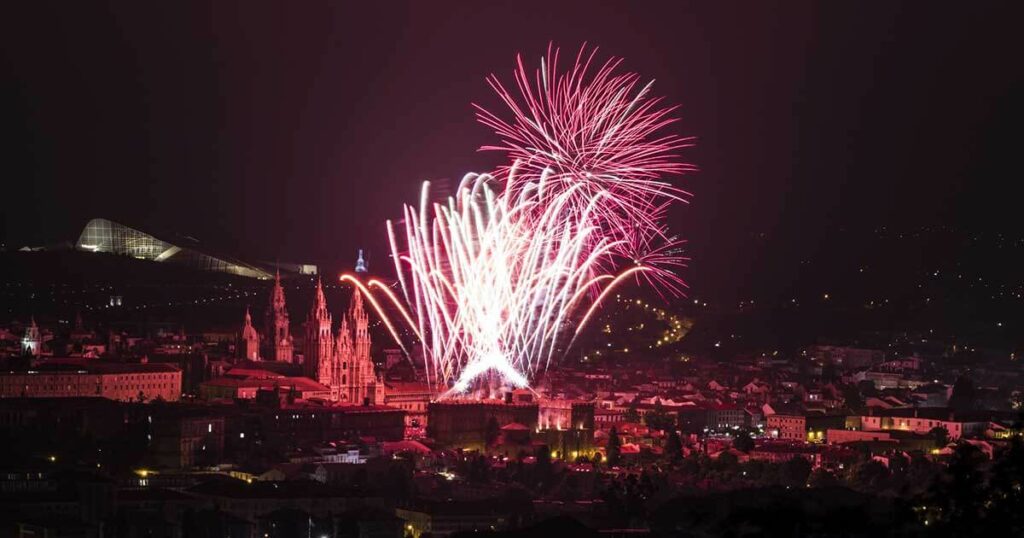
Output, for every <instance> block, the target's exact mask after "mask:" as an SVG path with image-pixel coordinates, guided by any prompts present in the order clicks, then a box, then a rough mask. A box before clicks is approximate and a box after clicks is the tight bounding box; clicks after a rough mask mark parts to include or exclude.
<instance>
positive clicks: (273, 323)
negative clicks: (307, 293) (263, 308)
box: [263, 271, 293, 362]
mask: <svg viewBox="0 0 1024 538" xmlns="http://www.w3.org/2000/svg"><path fill="white" fill-rule="evenodd" d="M289 325H290V322H289V321H288V308H287V306H286V305H285V302H284V288H283V287H281V271H278V272H277V273H276V274H275V275H274V288H273V289H272V290H271V292H270V306H269V308H267V314H266V326H265V328H264V331H263V338H264V339H265V351H264V352H263V358H264V359H266V360H271V361H279V362H292V359H293V347H292V335H291V332H290V328H289Z"/></svg>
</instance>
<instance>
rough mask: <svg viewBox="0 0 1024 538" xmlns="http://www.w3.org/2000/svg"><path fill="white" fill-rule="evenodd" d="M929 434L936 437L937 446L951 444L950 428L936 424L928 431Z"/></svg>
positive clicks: (942, 446)
mask: <svg viewBox="0 0 1024 538" xmlns="http://www.w3.org/2000/svg"><path fill="white" fill-rule="evenodd" d="M928 435H930V436H932V438H934V439H935V446H936V447H938V448H944V447H945V446H946V445H948V444H949V430H947V429H946V428H945V426H936V427H934V428H932V429H931V431H929V432H928Z"/></svg>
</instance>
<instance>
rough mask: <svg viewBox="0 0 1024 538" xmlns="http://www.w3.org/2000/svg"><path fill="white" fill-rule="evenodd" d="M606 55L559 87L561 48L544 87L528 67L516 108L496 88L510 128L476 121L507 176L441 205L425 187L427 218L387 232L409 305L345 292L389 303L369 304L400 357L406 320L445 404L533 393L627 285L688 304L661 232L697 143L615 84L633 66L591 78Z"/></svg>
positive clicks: (607, 66)
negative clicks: (469, 397) (486, 392)
mask: <svg viewBox="0 0 1024 538" xmlns="http://www.w3.org/2000/svg"><path fill="white" fill-rule="evenodd" d="M596 52H597V51H596V50H591V51H589V52H588V50H587V49H586V48H585V47H584V48H582V49H580V52H579V53H578V54H577V56H576V61H575V63H574V64H573V67H572V68H571V69H569V70H568V71H566V72H559V71H558V50H557V49H554V48H549V50H548V54H547V56H546V58H544V59H542V60H541V66H540V68H539V69H537V70H536V72H534V73H533V75H532V76H531V74H530V72H529V71H528V70H527V68H526V67H525V65H524V63H523V61H522V59H521V58H518V61H517V68H516V70H515V71H514V73H513V78H514V80H515V86H516V89H517V90H518V94H517V95H514V94H513V93H512V92H510V91H508V90H507V89H506V87H505V86H504V85H502V83H501V82H500V81H499V80H498V79H497V78H496V77H494V76H491V77H489V78H488V82H489V84H490V85H491V87H492V88H493V89H494V90H495V92H496V93H497V94H498V96H499V97H500V98H501V100H502V101H503V102H504V104H505V105H507V108H508V111H509V112H510V113H511V115H510V117H509V118H508V119H503V118H502V117H501V116H499V115H497V114H495V113H492V112H490V111H488V110H487V109H485V108H483V107H481V106H478V105H475V106H476V109H477V118H478V119H479V121H480V122H481V123H483V124H484V125H487V126H489V127H491V128H493V129H494V130H495V132H496V133H497V135H498V136H499V138H500V139H501V143H500V144H497V145H490V146H484V147H483V148H481V149H483V150H493V151H501V152H504V153H505V155H506V157H507V159H508V160H507V162H508V164H507V165H505V166H502V167H500V168H498V169H497V170H496V171H495V172H493V173H491V174H468V175H466V176H465V177H464V178H463V180H462V181H461V182H460V184H459V186H458V189H456V191H455V193H454V194H453V195H452V196H451V197H449V198H448V199H447V200H446V201H444V202H443V203H432V202H430V192H429V183H425V184H424V186H423V189H422V191H421V196H420V203H419V204H418V205H416V206H406V207H405V210H404V218H403V219H402V221H401V223H400V224H397V225H396V224H395V223H393V222H391V221H389V222H388V235H389V240H390V243H391V248H392V252H393V258H394V261H395V270H396V272H397V275H398V284H399V288H400V291H399V293H397V294H396V293H394V292H392V291H391V290H390V289H388V287H387V286H385V285H384V284H383V283H381V282H379V281H370V282H368V283H367V284H365V285H364V284H362V283H360V282H359V281H358V280H356V279H355V278H354V277H352V276H350V275H346V276H343V277H342V278H343V279H344V280H349V281H351V282H353V283H355V284H356V285H358V286H360V287H362V288H363V289H364V290H365V291H367V293H368V294H372V292H379V294H380V295H381V296H382V297H384V298H386V299H387V302H388V303H389V304H390V308H387V309H386V308H382V305H381V304H380V302H378V301H376V300H374V301H372V302H371V304H372V305H373V306H374V308H375V309H376V310H377V311H378V313H379V314H380V315H381V316H382V318H384V320H385V324H386V325H387V327H388V329H389V330H390V331H391V333H392V335H393V336H394V337H395V338H396V340H397V341H398V342H399V343H400V344H401V343H402V342H401V338H400V335H399V333H398V330H397V328H396V326H395V323H394V322H392V321H391V320H390V318H389V317H388V316H387V314H386V311H387V310H394V311H397V312H398V313H399V314H400V318H401V320H402V321H403V322H404V324H405V325H406V326H408V328H409V329H411V330H412V332H413V333H414V334H415V336H416V338H418V339H419V341H420V342H421V343H422V345H423V348H424V357H423V360H424V367H425V369H426V371H427V373H428V379H429V380H430V382H431V383H433V384H436V385H437V386H439V387H440V388H441V389H442V390H443V391H447V393H462V392H465V391H467V390H469V389H470V388H473V387H474V386H476V387H481V386H486V385H488V383H490V388H492V389H493V388H494V385H495V384H504V385H511V386H515V387H526V386H528V385H529V380H530V379H531V378H532V377H533V376H534V375H536V374H537V373H538V372H539V371H541V370H543V369H545V368H547V367H548V366H549V365H550V363H551V362H552V361H554V360H557V358H558V357H560V356H561V355H562V354H564V352H565V350H567V349H568V347H570V346H571V345H572V341H573V339H574V338H575V336H576V335H577V334H579V332H580V331H581V330H582V329H583V327H584V326H585V325H586V323H587V321H588V320H589V319H590V317H591V316H592V314H593V313H594V311H595V310H596V309H597V308H598V307H599V306H600V305H601V304H602V302H603V300H604V299H605V298H606V297H607V296H608V294H609V293H610V292H611V291H612V290H613V289H615V288H616V287H617V286H618V285H620V284H621V283H623V282H625V281H628V280H630V279H637V278H644V279H646V280H647V281H648V282H650V283H652V284H654V285H655V287H656V289H658V290H659V292H664V293H668V294H672V295H681V294H682V293H683V292H684V288H685V284H684V283H683V281H682V280H681V279H680V278H679V277H678V276H677V275H676V270H677V269H679V268H680V267H682V266H684V265H685V262H686V258H685V257H683V256H682V255H681V254H680V247H681V242H680V241H679V240H677V239H676V238H674V237H671V236H669V235H668V232H667V231H666V227H665V225H664V220H665V214H666V211H667V210H668V208H669V207H670V205H671V204H672V203H675V202H679V201H685V200H686V198H687V197H688V196H689V195H688V193H686V192H685V191H683V190H682V189H680V188H678V187H676V186H674V185H673V184H672V183H670V182H669V181H668V180H667V178H668V177H669V176H672V175H679V174H682V173H685V172H687V171H690V170H691V169H692V168H691V167H690V166H688V165H686V164H683V163H682V162H681V161H680V160H679V157H678V152H679V150H681V149H682V148H684V147H686V146H688V145H689V143H690V141H689V140H688V139H685V138H681V137H678V136H675V135H671V134H667V135H661V134H659V133H660V132H661V131H662V130H663V129H664V128H665V127H667V126H668V125H670V124H671V123H673V122H674V121H675V120H674V119H673V118H672V117H671V113H672V111H673V110H674V108H669V107H664V106H662V104H661V99H659V98H652V97H650V96H649V91H650V88H651V84H650V83H647V84H641V82H640V77H639V76H638V75H636V74H634V73H622V74H618V73H617V69H618V67H619V65H620V63H621V60H618V59H611V60H608V61H607V62H605V63H603V64H601V65H600V67H597V68H596V69H594V70H592V66H593V65H596V64H595V62H594V58H595V55H596ZM403 347H404V346H403ZM482 380H487V382H486V383H485V382H483V381H482Z"/></svg>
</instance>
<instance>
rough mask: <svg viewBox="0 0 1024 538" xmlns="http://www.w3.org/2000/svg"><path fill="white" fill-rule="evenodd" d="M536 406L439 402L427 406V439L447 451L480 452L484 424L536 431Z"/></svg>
mask: <svg viewBox="0 0 1024 538" xmlns="http://www.w3.org/2000/svg"><path fill="white" fill-rule="evenodd" d="M538 416H539V406H538V405H537V403H535V402H527V403H520V402H514V403H513V402H504V401H501V400H443V401H440V402H431V403H430V405H429V406H427V437H430V438H431V439H434V440H435V441H437V442H438V443H439V444H440V445H442V446H445V447H449V448H465V449H469V450H483V449H484V448H485V446H484V445H485V441H486V436H487V427H488V423H490V422H491V420H492V419H493V420H494V422H495V423H496V424H497V425H498V427H499V428H500V427H502V426H505V425H508V424H512V423H517V424H522V425H524V426H526V427H527V428H528V429H529V431H531V432H532V431H536V430H537V419H538Z"/></svg>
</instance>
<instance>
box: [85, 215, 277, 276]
mask: <svg viewBox="0 0 1024 538" xmlns="http://www.w3.org/2000/svg"><path fill="white" fill-rule="evenodd" d="M190 243H191V244H190ZM198 247H199V245H198V244H197V242H196V241H195V240H194V239H192V238H182V239H181V240H179V241H176V242H175V243H171V242H168V241H165V240H162V239H157V238H156V237H154V236H152V235H150V234H148V233H145V232H142V231H139V230H136V229H134V228H130V227H128V226H125V225H123V224H118V223H116V222H112V221H109V220H107V219H92V220H90V221H89V223H88V224H86V225H85V228H84V229H83V230H82V234H81V235H80V236H79V237H78V242H77V243H76V245H75V248H77V249H78V250H83V251H86V252H106V253H110V254H119V255H122V256H131V257H133V258H137V259H140V260H149V261H153V262H170V263H176V264H180V265H184V266H186V267H189V268H192V269H201V270H204V271H218V272H222V273H229V274H232V275H238V276H245V277H250V278H265V279H268V278H270V276H271V275H270V273H269V272H267V271H265V270H263V269H261V268H259V267H256V266H254V265H250V264H248V263H245V262H242V261H239V260H235V259H232V258H230V257H228V256H224V255H213V254H208V253H206V252H203V251H201V250H199V248H198Z"/></svg>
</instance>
